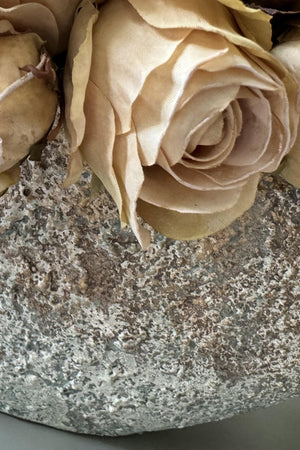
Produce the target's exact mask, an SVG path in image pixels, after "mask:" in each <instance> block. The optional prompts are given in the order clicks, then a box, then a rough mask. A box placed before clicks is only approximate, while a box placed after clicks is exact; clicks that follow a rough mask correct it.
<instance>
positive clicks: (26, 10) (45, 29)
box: [0, 3, 59, 53]
mask: <svg viewBox="0 0 300 450" xmlns="http://www.w3.org/2000/svg"><path fill="white" fill-rule="evenodd" d="M0 19H6V20H9V21H10V22H11V23H12V24H13V26H14V27H15V28H16V29H17V31H24V30H25V31H27V30H33V31H34V32H35V33H37V34H38V35H39V36H40V37H41V38H42V39H44V40H45V41H46V42H47V43H48V49H49V51H50V53H56V51H57V48H58V44H59V29H58V25H57V22H56V19H55V17H54V15H53V13H52V12H51V11H50V9H48V8H46V7H45V6H43V5H40V4H39V3H28V4H24V5H18V6H14V7H12V8H8V9H5V8H1V7H0Z"/></svg>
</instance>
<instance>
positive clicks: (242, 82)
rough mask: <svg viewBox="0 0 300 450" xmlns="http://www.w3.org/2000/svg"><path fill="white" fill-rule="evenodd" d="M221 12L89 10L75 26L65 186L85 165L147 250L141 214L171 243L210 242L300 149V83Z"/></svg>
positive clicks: (130, 7)
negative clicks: (298, 139)
mask: <svg viewBox="0 0 300 450" xmlns="http://www.w3.org/2000/svg"><path fill="white" fill-rule="evenodd" d="M221 3H228V1H225V0H222V2H221V1H220V2H219V1H217V0H211V1H210V2H207V1H206V0H205V1H204V0H202V1H201V0H188V1H187V0H164V1H161V0H148V1H147V2H145V1H144V0H130V1H127V0H110V1H109V2H107V3H105V4H104V6H103V7H101V9H100V11H99V16H98V13H97V11H96V10H95V9H94V8H93V7H92V6H91V4H90V3H89V2H83V3H82V4H81V9H80V12H79V14H78V15H77V17H76V19H75V23H74V28H73V30H72V33H71V38H70V46H69V57H68V62H67V70H66V84H65V86H66V103H67V110H66V111H67V124H68V129H69V132H70V137H71V148H72V152H73V153H72V157H71V162H70V169H69V177H68V181H69V182H71V181H74V180H75V179H76V177H78V175H79V174H80V172H81V169H82V159H84V160H86V161H87V163H88V164H89V166H90V167H91V168H92V170H93V172H94V173H95V174H96V175H97V176H98V177H99V178H100V179H101V180H102V182H103V184H104V185H105V187H106V188H107V189H108V191H109V192H110V193H111V195H112V197H113V198H114V200H115V201H116V203H117V206H118V208H119V212H120V217H121V222H122V223H123V224H126V223H129V224H130V225H131V227H132V229H133V230H134V232H135V234H136V235H137V237H138V239H139V241H140V242H141V244H142V245H143V246H144V247H146V246H147V245H148V243H149V236H148V233H147V231H146V230H144V229H143V228H142V227H141V226H140V224H139V222H138V220H137V217H136V212H138V213H139V214H140V215H141V216H142V217H143V218H144V220H145V221H146V222H148V223H149V224H150V225H152V226H153V227H154V228H155V229H156V230H158V231H160V232H162V233H163V234H165V235H167V236H170V237H173V238H178V239H194V238H200V237H203V236H206V235H209V234H212V233H214V232H215V231H217V230H219V229H222V228H223V227H225V226H227V225H228V224H229V223H231V222H232V221H233V220H235V219H236V218H237V217H238V216H240V215H241V214H242V213H243V212H244V211H245V210H247V209H248V208H249V207H250V206H251V205H252V203H253V201H254V198H255V193H256V187H257V182H258V180H259V174H260V172H273V171H275V170H276V169H277V168H278V166H279V164H280V162H281V161H282V159H283V157H284V156H285V155H286V154H287V153H288V152H289V151H290V148H291V146H292V144H293V143H294V140H295V136H296V131H297V126H298V114H299V111H298V109H297V108H298V105H297V98H298V93H299V92H298V91H299V88H298V85H297V83H296V82H295V80H294V78H293V76H292V75H291V74H290V73H289V72H288V71H287V70H286V69H284V67H283V66H282V65H281V64H280V63H279V62H278V61H276V60H275V58H273V57H272V56H271V55H270V54H269V53H268V52H266V51H265V50H264V49H263V48H262V47H261V46H259V45H258V44H257V43H255V42H253V41H252V40H249V39H247V38H245V37H243V36H241V35H240V31H239V28H238V26H237V24H236V22H235V20H234V19H233V15H232V12H231V9H230V10H229V9H227V8H226V7H225V6H224V5H223V4H221ZM230 3H231V5H233V6H234V3H235V4H236V5H238V3H237V2H230ZM239 4H241V3H240V2H239ZM236 12H238V10H236Z"/></svg>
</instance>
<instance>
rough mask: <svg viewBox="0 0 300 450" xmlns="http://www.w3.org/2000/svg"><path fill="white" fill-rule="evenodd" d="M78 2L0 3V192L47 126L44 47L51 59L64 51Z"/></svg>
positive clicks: (50, 90) (49, 105) (49, 91)
mask: <svg viewBox="0 0 300 450" xmlns="http://www.w3.org/2000/svg"><path fill="white" fill-rule="evenodd" d="M78 3H79V0H39V1H35V2H34V1H32V2H31V1H30V2H29V1H28V0H0V65H1V70H0V194H1V193H3V192H4V191H5V190H6V189H7V187H8V186H9V185H11V184H12V183H15V182H16V181H17V179H18V174H19V162H20V161H21V160H22V159H24V157H26V156H27V154H28V153H29V151H30V147H31V146H32V145H33V144H35V143H36V142H37V141H39V140H40V139H42V138H43V137H44V136H45V134H46V133H47V132H48V130H49V128H50V126H51V124H52V123H53V120H54V117H55V113H56V108H57V96H56V93H55V92H54V81H55V73H54V70H53V69H52V66H51V62H50V58H49V56H48V54H47V53H46V50H45V49H44V46H46V48H47V51H49V52H50V53H51V54H52V55H55V54H57V53H59V52H61V51H63V50H66V47H67V43H68V39H69V33H70V29H71V25H72V21H73V16H74V12H75V10H76V8H77V5H78ZM51 84H52V86H51Z"/></svg>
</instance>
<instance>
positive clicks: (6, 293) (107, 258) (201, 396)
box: [0, 143, 300, 435]
mask: <svg viewBox="0 0 300 450" xmlns="http://www.w3.org/2000/svg"><path fill="white" fill-rule="evenodd" d="M64 171H65V157H64V148H63V146H62V145H59V143H56V144H54V145H52V148H49V149H48V150H47V151H46V152H45V153H44V155H43V158H42V161H41V163H32V162H25V163H24V167H23V174H22V181H21V183H20V185H19V186H18V187H13V188H10V190H9V192H8V193H7V194H6V195H5V196H4V197H2V198H1V199H0V204H1V209H0V258H1V261H0V262H1V273H0V300H1V303H0V304H1V306H0V410H1V411H2V412H5V413H8V414H12V415H15V416H18V417H22V418H26V419H29V420H32V421H37V422H41V423H44V424H48V425H51V426H54V427H58V428H64V429H67V430H73V431H78V432H83V433H95V434H106V435H118V434H129V433H133V432H141V431H144V430H158V429H164V428H175V427H183V426H187V425H193V424H197V423H201V422H206V421H211V420H218V419H221V418H224V417H229V416H232V415H234V414H236V413H238V412H241V411H245V410H248V409H251V408H254V407H257V406H268V405H271V404H273V403H276V402H279V401H280V400H283V399H286V398H288V397H291V396H294V395H297V394H299V393H300V389H299V386H300V377H299V343H300V342H299V306H300V299H299V294H300V293H299V210H298V211H297V209H296V206H297V200H298V201H299V192H297V191H296V190H294V189H293V188H292V187H291V186H290V185H288V184H287V183H285V182H284V181H283V180H282V179H280V178H277V179H275V178H274V179H273V178H272V177H265V178H264V180H263V181H262V182H261V185H260V190H259V193H258V196H257V201H256V203H255V205H254V206H253V208H252V209H251V210H250V211H249V212H248V213H246V214H245V215H244V216H243V218H242V219H241V220H238V221H236V222H235V223H234V224H233V225H232V226H231V227H229V228H228V229H226V230H225V231H223V232H220V233H218V234H217V235H215V236H213V237H210V238H207V239H205V240H203V241H199V242H189V243H183V242H175V241H172V240H170V239H166V238H164V237H162V236H160V235H158V234H155V235H154V237H153V244H152V245H151V247H150V249H149V250H148V251H146V252H143V251H142V250H141V249H140V248H139V246H138V244H137V242H136V240H135V238H134V236H133V234H132V233H131V232H130V230H123V231H120V229H119V221H118V215H117V212H116V208H115V206H114V204H113V203H112V201H111V200H110V198H109V197H108V195H107V194H105V193H103V194H101V195H100V196H99V197H97V198H94V199H93V200H92V201H91V200H90V199H89V196H90V193H89V184H88V182H89V174H88V173H85V174H84V176H83V177H82V180H81V182H80V183H79V185H78V186H76V187H75V186H73V187H71V188H69V189H68V190H61V183H62V180H63V174H64ZM297 260H298V262H297Z"/></svg>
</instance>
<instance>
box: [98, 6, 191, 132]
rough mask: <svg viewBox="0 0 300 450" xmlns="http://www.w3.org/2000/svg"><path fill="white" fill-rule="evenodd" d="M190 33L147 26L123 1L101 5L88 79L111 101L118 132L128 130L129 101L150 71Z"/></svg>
mask: <svg viewBox="0 0 300 450" xmlns="http://www.w3.org/2000/svg"><path fill="white" fill-rule="evenodd" d="M189 33H190V30H189V29H184V30H183V29H179V30H178V29H177V30H159V29H155V28H152V27H150V26H149V25H148V24H147V23H146V22H145V21H144V20H142V19H141V17H140V16H139V15H138V14H137V13H136V11H135V10H134V9H133V8H132V7H131V5H130V4H129V3H128V2H127V1H124V0H112V1H109V2H107V3H106V4H104V6H103V7H102V8H101V10H100V16H99V20H98V23H97V26H96V27H95V29H94V35H93V42H94V45H93V55H94V58H93V72H92V74H91V79H92V80H93V81H94V82H95V83H96V84H97V85H98V86H99V87H100V88H101V90H102V92H103V94H104V95H105V96H106V97H107V98H109V99H110V101H111V104H112V106H113V108H114V110H115V113H116V130H117V134H121V133H127V132H128V131H130V129H131V115H132V114H131V108H132V104H133V102H134V101H135V99H136V98H137V96H138V94H139V92H140V90H141V89H142V87H143V84H144V82H145V80H146V78H147V77H148V75H149V73H151V72H152V70H153V69H155V68H156V67H158V66H159V65H161V64H163V63H164V62H165V61H167V60H168V59H169V58H170V56H171V55H172V54H173V52H174V50H175V49H176V48H177V46H178V44H179V43H180V42H181V41H182V40H183V39H184V38H185V37H186V36H187V35H188V34H189ZM156 49H158V50H159V51H157V50H156Z"/></svg>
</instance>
